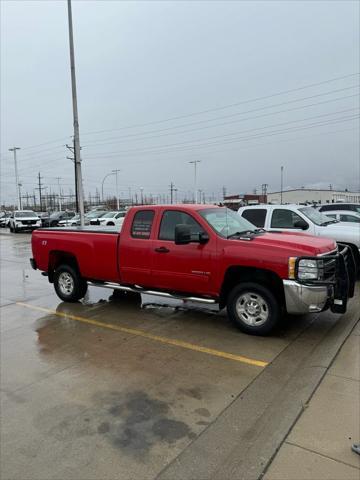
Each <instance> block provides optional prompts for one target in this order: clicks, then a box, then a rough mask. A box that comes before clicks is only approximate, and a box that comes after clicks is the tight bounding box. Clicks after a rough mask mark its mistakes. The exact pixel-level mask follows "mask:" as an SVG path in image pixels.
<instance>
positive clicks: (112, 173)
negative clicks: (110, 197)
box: [101, 171, 114, 203]
mask: <svg viewBox="0 0 360 480" xmlns="http://www.w3.org/2000/svg"><path fill="white" fill-rule="evenodd" d="M110 175H114V172H113V171H112V172H110V173H107V174H106V175H105V177H104V178H103V180H102V182H101V198H102V202H103V203H104V182H105V180H106V179H107V177H110Z"/></svg>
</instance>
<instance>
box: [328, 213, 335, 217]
mask: <svg viewBox="0 0 360 480" xmlns="http://www.w3.org/2000/svg"><path fill="white" fill-rule="evenodd" d="M326 216H327V217H331V218H336V213H327V214H326Z"/></svg>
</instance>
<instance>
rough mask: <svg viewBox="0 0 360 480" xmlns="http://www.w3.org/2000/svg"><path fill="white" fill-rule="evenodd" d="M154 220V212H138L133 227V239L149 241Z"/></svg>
mask: <svg viewBox="0 0 360 480" xmlns="http://www.w3.org/2000/svg"><path fill="white" fill-rule="evenodd" d="M153 220H154V211H153V210H140V211H139V212H136V214H135V216H134V220H133V223H132V225H131V236H132V237H133V238H142V239H145V240H146V239H149V238H150V234H151V227H152V224H153Z"/></svg>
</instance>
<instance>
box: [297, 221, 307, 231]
mask: <svg viewBox="0 0 360 480" xmlns="http://www.w3.org/2000/svg"><path fill="white" fill-rule="evenodd" d="M294 227H295V228H300V229H301V230H307V229H308V228H309V225H308V224H307V223H306V222H305V220H303V219H301V220H297V221H296V222H295V223H294Z"/></svg>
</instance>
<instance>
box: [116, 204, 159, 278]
mask: <svg viewBox="0 0 360 480" xmlns="http://www.w3.org/2000/svg"><path fill="white" fill-rule="evenodd" d="M154 220H155V209H154V210H152V209H149V208H144V209H143V210H136V211H135V212H134V213H133V212H131V211H130V212H129V213H127V216H126V222H124V225H123V227H124V228H122V229H121V233H120V243H119V246H118V248H119V270H120V278H121V283H128V284H131V285H140V286H152V281H151V262H152V249H153V238H152V237H153V230H154V224H155V222H154Z"/></svg>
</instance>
